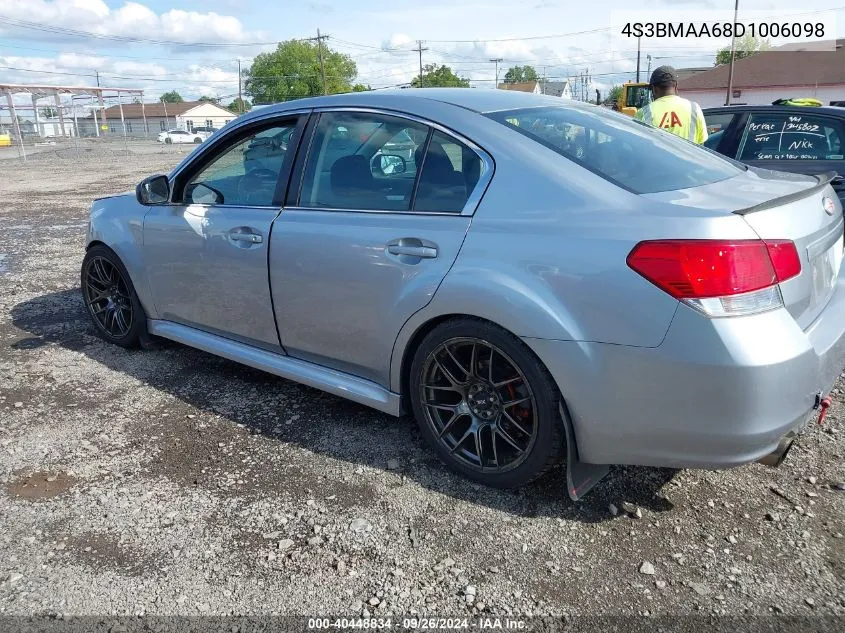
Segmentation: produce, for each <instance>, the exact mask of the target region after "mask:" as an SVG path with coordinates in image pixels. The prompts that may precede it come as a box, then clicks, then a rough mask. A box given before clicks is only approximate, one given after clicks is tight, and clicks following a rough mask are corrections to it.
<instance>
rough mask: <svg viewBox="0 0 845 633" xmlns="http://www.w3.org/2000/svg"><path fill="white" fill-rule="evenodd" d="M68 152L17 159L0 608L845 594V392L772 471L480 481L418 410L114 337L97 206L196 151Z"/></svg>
mask: <svg viewBox="0 0 845 633" xmlns="http://www.w3.org/2000/svg"><path fill="white" fill-rule="evenodd" d="M189 149H190V148H189ZM51 156H52V157H53V160H50V158H51ZM55 156H56V154H55V153H50V152H45V153H43V154H42V155H39V156H37V157H35V158H34V159H33V160H31V161H29V162H28V163H27V165H26V167H24V166H23V164H22V163H20V162H18V161H13V160H10V161H3V162H2V163H0V552H2V555H0V581H1V582H2V584H0V614H6V615H9V614H56V613H61V614H66V615H69V614H144V613H147V614H220V615H225V614H230V613H238V614H241V613H246V614H312V615H313V614H345V615H348V616H351V615H360V614H362V613H371V614H373V615H385V614H394V615H399V614H412V613H426V614H440V615H444V616H456V615H472V614H474V613H478V612H481V613H494V614H499V615H505V614H511V615H518V616H529V615H532V614H534V615H537V614H547V615H562V614H568V615H578V614H591V615H596V614H607V615H611V614H612V615H637V614H652V615H677V614H736V615H743V614H745V615H748V614H752V615H775V614H783V616H788V615H799V616H806V615H818V614H826V615H838V616H842V615H845V538H843V532H845V525H843V516H845V512H843V510H845V492H842V491H841V490H839V489H837V487H836V484H837V483H838V482H842V481H843V480H845V465H843V454H844V453H845V427H843V423H842V417H841V416H842V415H843V412H845V406H843V402H842V397H841V396H840V395H839V393H838V390H837V394H836V396H835V397H836V402H835V403H834V406H833V408H832V410H831V414H830V415H829V416H828V418H827V422H826V424H825V426H824V427H818V426H813V427H812V428H810V429H809V431H808V432H807V433H806V434H805V435H804V436H803V437H802V438H801V439H800V441H799V442H798V443H797V445H796V446H795V448H794V449H793V451H792V453H791V454H790V456H789V458H788V460H787V462H786V463H785V464H784V466H783V467H782V468H780V469H778V470H773V469H768V468H766V467H763V466H760V465H752V466H747V467H744V468H741V469H737V470H733V471H729V472H693V471H683V472H679V473H674V472H670V471H662V470H655V469H645V468H615V469H614V470H613V471H612V473H611V474H610V476H609V477H608V478H607V479H606V480H605V481H604V482H603V483H602V484H601V485H600V486H599V487H598V488H597V489H596V490H595V491H594V492H593V493H592V494H591V495H590V496H589V497H588V498H587V500H585V501H584V502H581V503H578V504H573V503H571V502H570V501H569V499H568V498H567V496H566V493H565V490H564V486H563V482H562V474H563V473H562V471H560V470H558V471H555V472H553V473H552V475H551V476H549V477H547V478H546V479H544V480H543V481H542V482H541V483H540V484H538V485H535V486H533V487H531V488H530V489H527V490H522V491H519V492H498V491H493V490H488V489H484V488H481V487H478V486H475V485H472V484H469V483H467V482H466V481H464V480H461V479H459V478H457V477H456V476H453V475H451V474H448V473H447V472H446V471H445V470H444V469H443V468H442V467H441V465H440V464H439V462H437V461H436V459H435V458H433V456H432V454H431V453H430V452H429V451H428V450H427V448H426V447H425V446H424V444H423V442H422V440H421V438H420V436H419V434H418V433H417V431H416V428H415V426H414V424H413V423H412V422H411V421H408V420H399V421H398V420H395V419H392V418H390V417H387V416H385V415H382V414H379V413H377V412H374V411H372V410H369V409H366V408H364V407H361V406H358V405H355V404H351V403H349V402H346V401H344V400H340V399H338V398H335V397H332V396H328V395H325V394H322V393H320V392H317V391H314V390H312V389H309V388H306V387H301V386H298V385H296V384H294V383H291V382H286V381H284V380H281V379H277V378H275V377H272V376H269V375H266V374H263V373H261V372H258V371H254V370H251V369H248V368H244V367H241V366H239V365H236V364H233V363H231V362H228V361H226V360H221V359H218V358H215V357H213V356H210V355H208V354H205V353H202V352H199V351H194V350H191V349H188V348H185V347H181V346H178V345H175V344H172V345H171V344H168V345H165V346H163V347H162V348H161V349H158V350H150V351H132V352H127V351H125V350H123V349H119V348H116V347H111V346H109V345H106V344H105V343H103V342H102V341H101V340H100V339H99V338H97V336H96V335H95V334H94V331H93V328H92V326H91V325H89V322H88V319H87V317H86V315H85V313H84V311H83V306H82V303H81V300H80V293H79V277H78V275H79V272H78V271H79V264H80V261H81V258H82V253H83V239H84V223H85V221H86V211H87V207H88V205H89V203H90V201H91V199H92V198H93V197H95V196H99V195H104V194H107V193H110V192H117V191H122V190H126V189H128V188H130V187H132V186H134V185H135V183H136V182H137V181H138V180H140V179H141V177H142V176H143V175H146V174H149V173H153V172H155V171H165V170H167V169H168V168H169V167H171V166H172V165H173V164H175V162H176V161H177V160H178V159H179V158H180V157H181V156H182V152H181V151H179V152H175V151H171V152H170V153H148V154H144V155H135V156H127V155H125V153H123V152H114V153H108V152H100V153H97V152H91V153H89V154H86V155H83V156H82V157H80V158H77V157H75V156H74V155H73V154H64V155H63V156H62V157H60V158H58V159H56V158H55ZM623 502H627V503H630V504H634V506H636V509H637V510H638V511H637V512H635V513H632V514H628V513H626V512H624V511H620V512H619V514H618V515H616V516H614V514H613V513H612V512H611V510H610V509H609V505H610V504H614V505H615V506H616V507H617V508H621V507H622V505H623ZM631 509H634V508H633V507H632V508H631ZM637 514H640V515H641V516H640V517H638V516H637ZM783 616H781V617H783ZM807 630H809V629H807Z"/></svg>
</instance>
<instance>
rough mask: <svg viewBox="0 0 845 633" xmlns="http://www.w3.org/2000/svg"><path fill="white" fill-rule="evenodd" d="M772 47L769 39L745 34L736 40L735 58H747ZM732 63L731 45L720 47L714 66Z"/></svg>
mask: <svg viewBox="0 0 845 633" xmlns="http://www.w3.org/2000/svg"><path fill="white" fill-rule="evenodd" d="M771 48H772V45H771V43H770V42H769V40H758V39H757V38H756V37H754V36H753V35H743V36H742V37H740V38H738V39H737V41H736V46H735V52H734V59H745V58H746V57H751V56H752V55H756V54H757V53H762V52H763V51H767V50H770V49H771ZM730 63H731V47H730V46H727V47H725V48H720V49H719V50H718V51H716V62H715V63H714V64H713V65H714V66H721V65H722V64H730Z"/></svg>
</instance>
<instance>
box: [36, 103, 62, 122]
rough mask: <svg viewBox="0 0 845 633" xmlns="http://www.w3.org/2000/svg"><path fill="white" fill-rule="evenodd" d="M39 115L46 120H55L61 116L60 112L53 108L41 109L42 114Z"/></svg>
mask: <svg viewBox="0 0 845 633" xmlns="http://www.w3.org/2000/svg"><path fill="white" fill-rule="evenodd" d="M39 114H40V115H41V116H43V117H44V118H45V119H55V118H56V117H57V116H59V111H58V110H56V108H54V107H53V106H47V107H46V108H41V112H39Z"/></svg>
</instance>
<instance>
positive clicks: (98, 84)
mask: <svg viewBox="0 0 845 633" xmlns="http://www.w3.org/2000/svg"><path fill="white" fill-rule="evenodd" d="M94 73H95V74H96V75H97V88H99V87H100V71H99V70H95V71H94ZM88 76H89V77H90V76H91V75H88Z"/></svg>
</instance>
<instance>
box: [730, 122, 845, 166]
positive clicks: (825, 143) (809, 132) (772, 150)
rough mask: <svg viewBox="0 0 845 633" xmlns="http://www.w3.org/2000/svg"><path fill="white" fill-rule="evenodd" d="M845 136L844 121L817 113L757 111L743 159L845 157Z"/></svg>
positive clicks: (746, 136) (746, 134)
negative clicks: (843, 143)
mask: <svg viewBox="0 0 845 633" xmlns="http://www.w3.org/2000/svg"><path fill="white" fill-rule="evenodd" d="M843 136H845V135H843V125H842V123H841V122H840V121H837V120H836V119H831V118H828V117H824V116H818V115H815V114H813V113H810V114H804V113H803V112H799V113H795V112H775V113H754V114H752V115H751V116H749V117H748V123H747V124H746V126H745V132H744V134H743V137H742V141H740V144H739V147H740V149H739V160H796V161H798V160H843V158H845V156H843V151H845V150H843V146H842V140H843Z"/></svg>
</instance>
